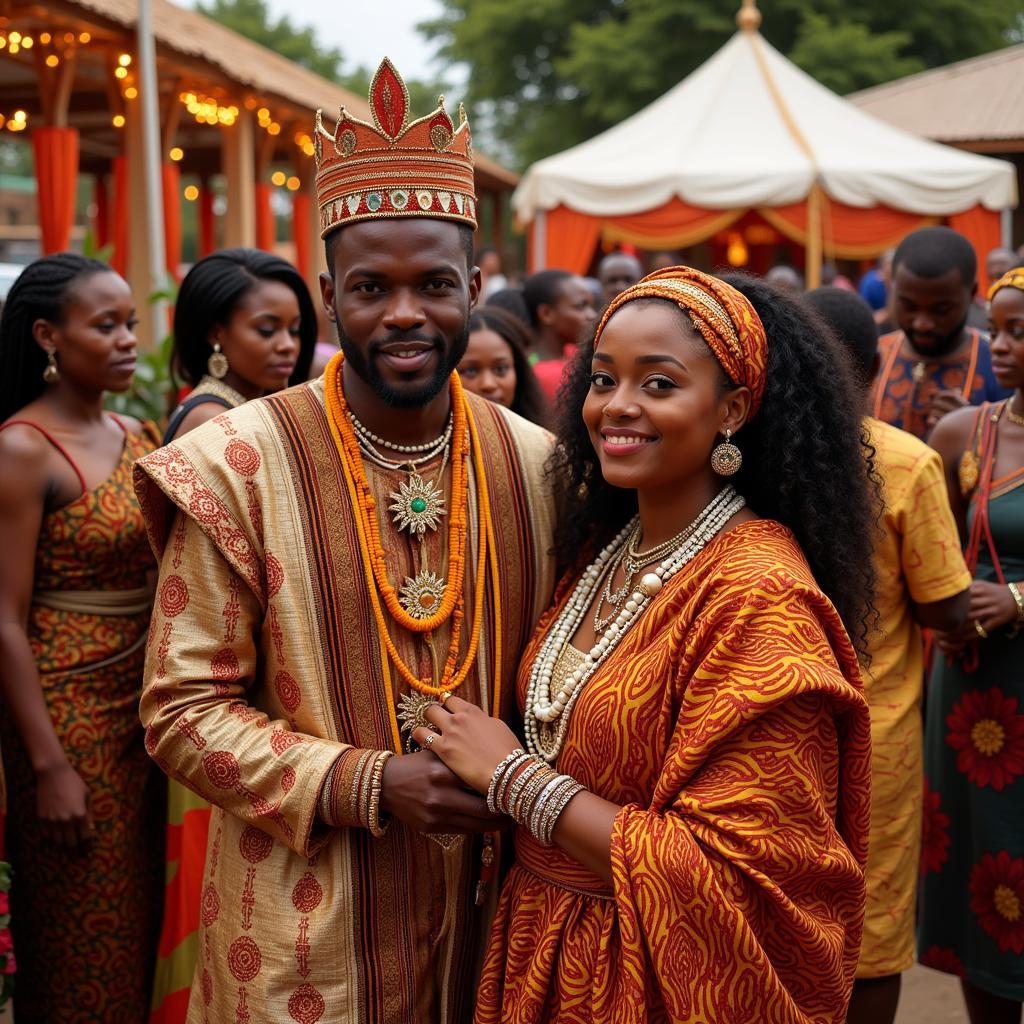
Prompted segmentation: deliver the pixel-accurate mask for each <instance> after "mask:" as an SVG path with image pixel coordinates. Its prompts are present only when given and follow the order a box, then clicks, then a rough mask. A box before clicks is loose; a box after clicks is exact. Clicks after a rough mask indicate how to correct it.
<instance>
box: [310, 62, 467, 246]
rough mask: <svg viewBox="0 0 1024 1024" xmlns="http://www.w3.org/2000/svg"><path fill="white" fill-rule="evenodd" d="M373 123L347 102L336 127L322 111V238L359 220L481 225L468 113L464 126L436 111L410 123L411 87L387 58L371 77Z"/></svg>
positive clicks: (316, 143)
mask: <svg viewBox="0 0 1024 1024" xmlns="http://www.w3.org/2000/svg"><path fill="white" fill-rule="evenodd" d="M369 101H370V113H371V116H372V117H373V123H372V124H371V123H370V122H369V121H363V120H361V119H359V118H357V117H353V116H352V115H351V114H350V113H349V112H348V111H347V110H346V109H345V108H344V107H342V108H341V109H340V111H339V112H338V121H337V124H336V125H335V126H334V131H333V133H332V132H328V131H327V129H326V128H325V127H324V123H323V113H322V111H320V110H318V111H317V112H316V119H315V121H314V128H313V148H314V152H315V156H316V168H317V173H316V193H317V203H318V205H319V208H320V235H321V237H325V236H326V235H327V234H328V233H329V232H331V231H333V230H334V229H335V228H338V227H342V226H343V225H345V224H350V223H352V222H354V221H358V220H379V219H381V218H385V217H440V218H442V219H445V220H454V221H458V222H459V223H462V224H469V225H470V227H472V228H473V229H474V230H475V229H476V190H475V187H474V182H473V143H472V139H471V136H470V130H469V121H468V120H467V119H466V111H465V109H464V108H463V106H462V104H461V103H460V104H459V123H458V126H456V125H455V123H454V122H453V121H452V119H451V117H450V115H449V114H448V111H447V110H445V106H444V97H443V96H439V97H438V98H437V109H436V110H434V111H433V112H432V113H430V114H427V115H426V116H425V117H420V118H418V119H416V120H415V121H412V122H411V123H410V121H409V107H410V101H409V90H408V89H407V88H406V85H405V82H404V81H403V79H402V76H401V75H400V74H399V73H398V71H397V70H396V69H395V66H394V65H393V64H392V63H391V61H390V60H389V59H388V58H387V57H385V58H384V59H383V60H382V61H381V62H380V67H378V68H377V71H376V73H375V74H374V76H373V80H372V81H371V82H370V94H369Z"/></svg>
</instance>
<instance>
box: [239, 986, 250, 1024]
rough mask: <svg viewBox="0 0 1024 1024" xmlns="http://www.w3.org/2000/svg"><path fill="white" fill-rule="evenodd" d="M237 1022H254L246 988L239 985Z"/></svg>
mask: <svg viewBox="0 0 1024 1024" xmlns="http://www.w3.org/2000/svg"><path fill="white" fill-rule="evenodd" d="M235 1024H252V1017H251V1016H250V1015H249V1003H248V1000H247V999H246V997H245V989H244V988H243V987H242V986H241V985H239V987H238V1007H237V1008H236V1009H235Z"/></svg>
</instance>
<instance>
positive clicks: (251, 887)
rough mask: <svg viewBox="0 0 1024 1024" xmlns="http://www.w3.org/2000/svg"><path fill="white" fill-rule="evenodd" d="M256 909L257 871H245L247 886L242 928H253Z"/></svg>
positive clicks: (250, 869) (244, 887)
mask: <svg viewBox="0 0 1024 1024" xmlns="http://www.w3.org/2000/svg"><path fill="white" fill-rule="evenodd" d="M255 909H256V869H255V868H254V867H252V866H250V867H247V868H246V869H245V885H244V886H243V887H242V927H243V928H244V929H245V930H246V931H249V929H250V928H252V913H253V911H254V910H255Z"/></svg>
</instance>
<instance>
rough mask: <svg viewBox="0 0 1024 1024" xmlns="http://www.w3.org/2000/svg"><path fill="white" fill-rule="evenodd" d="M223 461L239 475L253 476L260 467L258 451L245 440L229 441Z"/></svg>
mask: <svg viewBox="0 0 1024 1024" xmlns="http://www.w3.org/2000/svg"><path fill="white" fill-rule="evenodd" d="M224 461H225V462H226V463H227V464H228V465H229V466H230V467H231V468H232V469H233V470H234V471H235V472H236V473H239V474H240V475H241V476H246V477H248V476H253V475H254V474H255V473H256V472H257V471H258V470H259V468H260V453H259V452H258V451H256V449H255V448H253V446H252V445H251V444H249V443H248V442H247V441H238V440H235V441H229V442H228V445H227V447H226V448H225V449H224Z"/></svg>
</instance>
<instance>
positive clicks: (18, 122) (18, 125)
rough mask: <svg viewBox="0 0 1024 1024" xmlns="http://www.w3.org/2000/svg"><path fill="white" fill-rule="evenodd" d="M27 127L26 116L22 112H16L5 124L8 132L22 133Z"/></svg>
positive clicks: (1, 125)
mask: <svg viewBox="0 0 1024 1024" xmlns="http://www.w3.org/2000/svg"><path fill="white" fill-rule="evenodd" d="M0 127H3V116H2V115H0ZM27 127H28V114H26V113H25V111H24V110H16V111H15V112H14V113H13V114H12V115H11V117H10V120H8V122H7V130H8V131H10V132H23V131H24V130H25V129H26V128H27Z"/></svg>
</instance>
